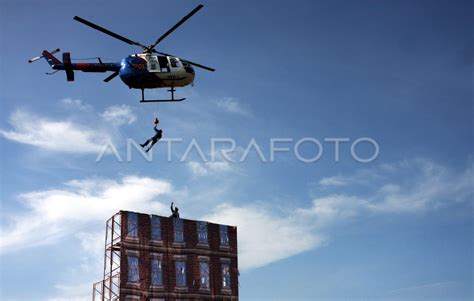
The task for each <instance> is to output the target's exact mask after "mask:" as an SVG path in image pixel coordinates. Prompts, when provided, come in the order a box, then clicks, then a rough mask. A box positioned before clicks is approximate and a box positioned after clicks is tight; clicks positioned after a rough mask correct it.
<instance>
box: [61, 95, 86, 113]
mask: <svg viewBox="0 0 474 301" xmlns="http://www.w3.org/2000/svg"><path fill="white" fill-rule="evenodd" d="M61 104H62V105H63V106H64V107H67V108H71V109H77V110H79V111H83V112H90V111H93V110H94V108H93V107H92V106H91V105H90V104H86V103H84V102H83V101H82V100H80V99H73V98H70V97H67V98H63V99H61Z"/></svg>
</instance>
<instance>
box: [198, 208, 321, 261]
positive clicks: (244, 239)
mask: <svg viewBox="0 0 474 301" xmlns="http://www.w3.org/2000/svg"><path fill="white" fill-rule="evenodd" d="M203 219H205V220H209V221H212V222H216V223H222V224H229V225H233V226H237V231H238V233H237V235H238V247H239V269H241V270H248V269H252V268H258V267H261V266H265V265H267V264H269V263H272V262H275V261H278V260H281V259H284V258H288V257H290V256H293V255H296V254H299V253H302V252H305V251H308V250H311V249H313V248H315V247H317V246H319V245H321V243H322V242H323V238H322V237H321V236H319V235H317V234H316V233H315V232H314V231H313V229H312V227H311V226H309V225H308V224H307V223H305V221H303V220H300V219H298V217H296V216H292V215H290V214H282V215H278V214H276V213H274V212H272V210H269V209H266V208H264V207H262V206H252V205H246V206H242V207H238V206H234V205H230V204H224V205H220V206H218V207H217V208H216V209H215V210H214V212H213V213H211V214H210V215H208V216H205V217H204V218H203Z"/></svg>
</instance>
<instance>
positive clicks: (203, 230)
mask: <svg viewBox="0 0 474 301" xmlns="http://www.w3.org/2000/svg"><path fill="white" fill-rule="evenodd" d="M197 233H198V243H200V244H207V223H206V222H197Z"/></svg>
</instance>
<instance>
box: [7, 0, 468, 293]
mask: <svg viewBox="0 0 474 301" xmlns="http://www.w3.org/2000/svg"><path fill="white" fill-rule="evenodd" d="M198 3H200V2H196V1H179V2H176V1H175V2H173V3H172V4H170V3H169V2H164V1H154V2H145V1H135V2H133V3H130V2H126V1H113V2H112V1H101V2H99V3H95V2H91V1H74V2H69V3H66V2H64V1H46V2H38V1H22V0H20V1H10V0H2V1H1V9H0V13H1V17H0V24H1V35H0V41H1V46H0V47H1V57H2V59H1V60H0V64H1V70H2V72H1V73H0V74H1V75H0V76H1V78H0V80H1V83H2V85H1V89H0V93H1V95H0V97H1V102H0V105H1V110H0V114H1V118H0V136H1V138H0V152H1V161H0V162H1V170H2V172H1V197H0V201H1V203H0V204H1V222H0V227H1V237H2V238H1V240H0V246H1V248H0V250H1V252H0V253H1V255H0V260H1V262H0V263H1V268H0V270H1V282H0V284H1V293H0V294H1V298H2V300H86V299H89V297H90V292H91V285H92V283H93V282H94V281H97V280H99V279H100V277H101V262H102V252H103V250H102V245H103V239H104V236H103V235H104V233H103V230H104V229H103V228H104V221H105V220H106V219H107V218H108V217H109V216H111V215H112V214H113V213H115V212H116V211H118V210H120V209H124V210H136V211H141V212H150V213H152V212H153V213H158V214H163V215H168V214H169V212H168V210H169V209H168V205H169V203H170V202H171V201H175V202H176V203H177V204H178V206H179V207H180V209H181V211H182V215H183V216H184V217H186V218H191V219H201V218H203V219H209V220H212V221H216V222H222V223H227V224H235V225H237V226H238V227H239V228H238V231H239V247H240V250H239V260H240V262H239V264H240V268H241V277H240V294H241V299H242V300H261V299H268V300H295V299H298V300H316V299H320V300H368V299H371V300H471V299H472V298H473V294H474V293H473V258H472V253H473V238H472V237H473V235H472V234H473V203H472V197H473V157H472V155H473V130H472V129H473V127H472V126H473V121H472V114H473V107H472V106H473V104H472V100H473V90H472V67H473V58H474V56H473V53H474V52H473V50H474V40H473V32H472V20H473V16H472V12H473V6H472V1H459V2H456V5H454V4H453V3H452V2H451V1H259V2H258V3H256V2H255V1H238V2H236V1H233V2H230V1H203V2H202V3H203V4H204V5H205V7H204V9H203V10H202V11H200V12H199V13H198V14H197V15H196V16H194V17H193V18H192V19H191V20H189V22H188V23H186V24H185V25H184V26H183V27H182V28H180V29H179V30H177V31H176V32H175V33H174V34H173V35H171V36H170V37H168V38H167V39H166V40H165V41H163V42H162V43H161V44H160V46H159V50H162V51H164V52H170V53H173V54H177V55H180V56H182V57H184V58H188V59H190V60H192V61H196V62H199V63H202V64H205V65H209V66H212V67H214V68H216V69H217V71H216V72H214V73H210V72H206V71H204V70H200V69H197V70H196V71H197V77H196V80H195V86H194V87H186V88H184V89H181V90H179V91H178V95H183V96H186V97H187V98H188V99H187V100H186V101H184V102H182V103H179V104H161V105H154V104H139V103H138V98H139V91H137V90H129V89H128V88H127V87H126V86H125V85H124V84H123V83H122V82H121V81H120V79H119V78H116V79H114V80H113V81H111V82H109V83H107V84H106V83H103V82H102V79H104V78H105V77H106V76H107V75H105V74H86V73H81V72H76V81H75V82H73V83H68V82H66V79H65V75H64V74H62V73H58V74H55V75H53V76H47V75H44V72H48V71H50V70H49V66H48V65H47V63H46V62H44V61H40V62H37V63H35V64H28V63H27V60H28V59H29V58H31V57H34V56H37V55H39V54H40V53H41V51H42V50H43V49H55V48H57V47H60V48H61V49H62V50H64V51H70V52H71V54H72V57H73V58H90V57H96V56H101V57H104V58H108V60H109V61H119V60H120V59H121V58H123V57H125V56H127V55H128V54H131V53H135V52H137V51H139V49H135V48H133V47H130V46H129V45H127V44H124V43H122V42H120V41H117V40H115V39H113V38H111V37H108V36H105V35H104V34H102V33H100V32H97V31H94V30H92V29H90V28H88V27H86V26H84V25H82V24H80V23H78V22H75V21H74V20H73V19H72V17H73V16H74V15H78V16H81V17H83V18H85V19H88V20H90V21H92V22H96V23H97V24H99V25H102V26H105V27H107V28H109V29H111V30H113V31H115V32H117V33H120V34H122V35H124V36H126V37H129V38H131V39H133V40H137V41H140V42H142V43H144V44H147V43H151V42H152V41H154V40H155V39H156V38H157V37H158V36H160V35H161V34H162V33H163V32H164V31H166V30H167V29H168V28H169V27H170V26H171V25H173V24H174V23H175V22H177V20H179V18H181V17H182V16H183V15H184V14H186V13H187V12H188V11H189V10H191V9H192V8H193V7H194V6H195V5H197V4H198ZM160 93H163V92H152V93H150V95H153V96H159V95H163V94H160ZM155 116H158V117H159V118H160V121H161V123H160V125H161V126H162V128H163V130H164V134H165V137H166V138H179V139H182V140H183V142H182V143H178V144H176V145H173V150H174V151H173V160H171V162H167V160H166V155H167V152H166V147H167V145H166V144H165V143H160V144H158V145H157V146H156V147H155V149H154V154H153V160H152V162H148V161H147V160H145V159H144V158H142V157H141V156H140V155H139V153H138V152H136V151H135V150H133V151H132V160H131V161H130V162H127V160H126V154H127V149H126V145H127V144H126V141H127V140H126V139H127V138H131V139H134V140H136V141H137V142H142V140H144V139H146V138H148V136H150V135H151V134H152V132H153V130H152V121H153V118H154V117H155ZM305 137H311V138H314V139H317V140H318V141H320V142H321V144H322V146H323V154H322V156H321V158H320V159H319V160H318V161H316V162H313V163H303V162H300V161H298V160H297V158H296V157H295V155H294V154H293V152H286V153H277V154H276V158H275V161H274V162H266V163H262V162H261V161H260V160H259V158H258V155H257V154H256V153H255V152H250V153H249V156H248V158H247V159H246V160H244V161H243V162H237V163H230V162H226V161H225V160H224V159H223V158H222V157H221V156H218V160H217V161H216V162H203V161H202V160H200V158H199V156H198V155H197V153H196V152H193V153H192V156H190V157H189V158H187V159H186V160H185V161H184V162H180V160H179V158H180V157H181V156H182V155H183V154H184V153H185V151H186V148H187V146H188V145H189V143H190V141H192V139H193V138H195V139H196V141H197V142H198V143H199V145H200V146H201V147H202V150H203V153H204V154H205V155H206V156H209V154H210V152H211V148H210V143H209V140H210V139H211V138H232V139H234V140H235V141H236V146H237V150H236V151H235V152H234V154H233V156H234V158H239V157H240V156H241V155H242V153H244V152H245V149H246V147H247V146H248V144H249V141H251V139H252V138H254V139H255V141H256V142H257V143H258V145H259V146H261V149H262V153H263V154H264V155H265V157H266V158H267V159H268V157H269V145H270V139H272V138H289V139H293V142H291V143H286V144H285V143H282V144H280V145H281V146H284V145H286V146H289V147H291V148H292V147H293V146H294V145H295V143H296V142H297V141H299V140H300V139H302V138H305ZM361 137H369V138H371V139H373V140H374V141H376V142H377V144H378V145H379V147H380V153H379V156H378V157H377V159H376V160H374V161H372V162H370V163H360V162H357V161H356V160H354V159H353V158H352V157H351V153H350V145H351V143H352V142H354V141H355V140H356V139H358V138H361ZM325 138H348V139H349V140H350V142H349V143H345V144H342V145H341V149H340V160H339V162H335V160H334V151H335V150H334V144H331V143H327V142H325V141H324V140H325ZM108 139H110V140H111V141H112V143H113V145H114V146H116V148H117V152H118V153H119V155H120V156H121V157H122V159H124V160H123V162H118V160H117V158H116V157H115V156H113V155H111V154H106V155H105V156H104V157H103V159H102V160H100V161H99V162H96V158H97V156H98V154H99V152H100V151H101V150H102V147H103V145H104V141H106V140H108ZM300 150H301V154H302V155H304V156H307V157H310V156H312V155H314V153H315V149H314V145H312V144H309V143H307V144H304V145H303V146H302V147H301V149H300ZM357 151H358V152H359V154H360V156H361V157H363V156H365V157H368V156H370V154H372V152H373V149H372V148H371V147H370V146H368V145H367V144H360V145H359V147H358V148H357Z"/></svg>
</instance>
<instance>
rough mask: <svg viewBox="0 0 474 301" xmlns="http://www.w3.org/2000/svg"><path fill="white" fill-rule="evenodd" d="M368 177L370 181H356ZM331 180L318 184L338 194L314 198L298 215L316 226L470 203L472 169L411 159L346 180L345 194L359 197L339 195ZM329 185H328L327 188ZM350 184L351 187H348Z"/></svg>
mask: <svg viewBox="0 0 474 301" xmlns="http://www.w3.org/2000/svg"><path fill="white" fill-rule="evenodd" d="M367 173H370V174H371V181H370V182H367V181H366V180H359V179H358V177H360V176H361V175H362V174H367ZM331 179H334V178H325V179H323V180H324V181H322V183H321V181H320V184H321V185H322V186H323V187H325V188H327V187H328V186H334V188H335V189H337V190H338V191H337V192H336V193H329V194H328V195H326V196H322V197H318V198H315V199H314V200H313V202H312V206H311V207H310V208H306V209H299V210H298V211H299V212H300V213H301V214H303V215H305V216H313V217H314V218H315V220H317V221H318V224H321V223H324V224H331V223H334V222H337V221H339V220H341V219H347V218H350V217H354V216H357V215H361V214H363V213H370V214H377V213H396V214H401V213H415V212H420V211H426V210H433V209H437V208H440V207H446V206H449V205H450V204H453V203H455V202H471V201H472V196H473V194H474V186H473V185H472V181H473V180H472V179H474V177H473V167H472V165H471V166H469V167H468V168H467V169H466V170H465V171H463V172H461V173H459V172H458V173H456V172H454V171H451V170H449V169H447V168H446V167H443V166H441V165H439V164H436V163H434V162H432V161H428V160H422V159H413V160H405V161H402V162H400V163H396V164H393V165H392V166H390V165H388V164H383V166H378V167H375V168H373V169H372V170H370V171H367V170H364V171H361V172H356V173H355V174H354V175H351V176H347V177H345V180H344V183H345V184H344V185H346V188H347V190H349V191H350V190H351V189H352V190H354V189H355V188H358V189H359V191H363V192H361V193H354V192H353V193H351V194H350V193H346V194H344V193H342V192H341V191H340V185H339V183H338V182H337V181H333V180H331ZM328 184H329V185H328ZM349 184H350V185H349Z"/></svg>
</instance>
